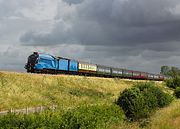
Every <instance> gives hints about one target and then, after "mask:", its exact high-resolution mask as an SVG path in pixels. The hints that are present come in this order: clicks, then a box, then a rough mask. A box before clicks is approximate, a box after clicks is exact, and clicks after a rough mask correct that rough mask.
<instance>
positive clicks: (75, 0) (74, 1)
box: [63, 0, 84, 5]
mask: <svg viewBox="0 0 180 129" xmlns="http://www.w3.org/2000/svg"><path fill="white" fill-rule="evenodd" d="M63 1H64V2H66V3H68V4H70V5H71V4H80V3H82V2H83V1H84V0H63Z"/></svg>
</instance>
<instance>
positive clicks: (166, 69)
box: [161, 66, 180, 77]
mask: <svg viewBox="0 0 180 129" xmlns="http://www.w3.org/2000/svg"><path fill="white" fill-rule="evenodd" d="M161 74H163V75H166V76H169V77H176V76H180V69H179V68H177V67H170V66H162V67H161Z"/></svg>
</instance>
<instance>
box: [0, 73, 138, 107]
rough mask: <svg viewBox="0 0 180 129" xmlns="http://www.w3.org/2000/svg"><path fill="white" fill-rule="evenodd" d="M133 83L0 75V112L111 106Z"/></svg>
mask: <svg viewBox="0 0 180 129" xmlns="http://www.w3.org/2000/svg"><path fill="white" fill-rule="evenodd" d="M134 83H137V81H131V80H123V79H113V78H98V77H85V76H69V75H44V74H26V73H15V72H0V110H7V109H9V108H24V107H27V106H28V107H32V106H39V105H52V104H57V105H60V106H62V107H65V108H66V107H73V106H74V107H76V106H78V105H79V104H82V103H87V104H93V103H111V102H113V101H114V99H116V98H117V96H118V95H119V92H120V91H123V90H124V89H125V88H130V87H131V86H132V85H133V84H134Z"/></svg>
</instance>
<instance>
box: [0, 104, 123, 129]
mask: <svg viewBox="0 0 180 129" xmlns="http://www.w3.org/2000/svg"><path fill="white" fill-rule="evenodd" d="M124 118H125V116H124V113H123V111H122V110H121V109H120V108H119V107H118V106H116V105H115V104H114V105H94V106H80V107H78V108H76V109H73V110H69V111H57V112H52V111H46V112H43V113H39V114H30V115H23V114H19V115H15V114H9V115H7V116H0V127H1V128H53V129H55V128H56V129H57V128H61V129H79V128H81V129H95V128H108V127H109V126H110V125H111V124H115V123H122V121H123V119H124Z"/></svg>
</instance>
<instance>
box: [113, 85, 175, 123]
mask: <svg viewBox="0 0 180 129" xmlns="http://www.w3.org/2000/svg"><path fill="white" fill-rule="evenodd" d="M172 100H173V99H172V96H170V95H169V94H167V93H164V92H163V91H161V90H160V89H159V88H158V87H155V84H154V83H138V84H136V85H135V86H134V87H133V88H131V89H126V90H124V91H123V93H122V94H120V96H119V98H118V100H117V102H116V103H117V104H118V105H119V106H121V107H122V109H123V110H124V112H125V114H126V116H127V117H128V118H130V119H132V120H137V119H141V118H146V117H149V116H150V114H151V113H152V112H153V111H154V110H155V109H157V108H158V107H160V108H161V107H164V106H167V105H168V104H170V103H171V101H172Z"/></svg>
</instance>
